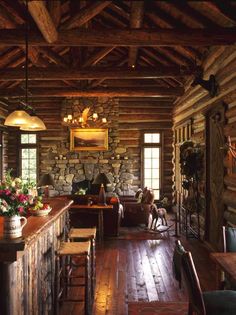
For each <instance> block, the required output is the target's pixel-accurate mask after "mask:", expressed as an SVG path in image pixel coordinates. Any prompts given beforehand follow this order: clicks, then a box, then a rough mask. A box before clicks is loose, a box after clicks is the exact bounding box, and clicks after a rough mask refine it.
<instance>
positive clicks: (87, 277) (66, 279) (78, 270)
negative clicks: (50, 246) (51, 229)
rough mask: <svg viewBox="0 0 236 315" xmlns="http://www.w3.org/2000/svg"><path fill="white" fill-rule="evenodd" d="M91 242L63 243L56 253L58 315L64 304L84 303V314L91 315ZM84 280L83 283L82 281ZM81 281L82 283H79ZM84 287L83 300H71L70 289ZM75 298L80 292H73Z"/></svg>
mask: <svg viewBox="0 0 236 315" xmlns="http://www.w3.org/2000/svg"><path fill="white" fill-rule="evenodd" d="M90 267H91V242H90V241H87V242H86V241H84V242H61V244H60V248H59V249H58V251H57V253H56V296H55V298H56V301H55V302H56V303H55V304H56V314H59V305H60V303H62V302H69V303H79V302H83V303H84V314H85V315H90V314H91V309H92V298H91V270H90ZM81 279H82V281H81ZM79 280H80V281H79ZM76 287H82V288H83V289H84V290H83V295H84V296H83V297H82V298H70V294H69V293H70V292H69V289H70V288H71V290H73V288H76ZM72 293H73V294H72V295H73V296H76V294H77V295H78V293H79V292H75V291H73V292H72Z"/></svg>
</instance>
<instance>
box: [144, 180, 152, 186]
mask: <svg viewBox="0 0 236 315" xmlns="http://www.w3.org/2000/svg"><path fill="white" fill-rule="evenodd" d="M144 187H148V188H151V187H152V181H151V179H146V178H145V179H144Z"/></svg>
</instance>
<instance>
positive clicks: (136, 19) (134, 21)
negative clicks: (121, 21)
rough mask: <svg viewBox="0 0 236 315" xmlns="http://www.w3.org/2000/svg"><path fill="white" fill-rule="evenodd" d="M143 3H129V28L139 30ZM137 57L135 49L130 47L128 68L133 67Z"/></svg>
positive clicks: (136, 49) (141, 21)
mask: <svg viewBox="0 0 236 315" xmlns="http://www.w3.org/2000/svg"><path fill="white" fill-rule="evenodd" d="M143 13H144V1H132V2H131V15H130V27H131V28H141V27H142V24H143ZM137 55H138V48H137V47H130V49H129V61H128V65H129V67H135V66H136V61H137Z"/></svg>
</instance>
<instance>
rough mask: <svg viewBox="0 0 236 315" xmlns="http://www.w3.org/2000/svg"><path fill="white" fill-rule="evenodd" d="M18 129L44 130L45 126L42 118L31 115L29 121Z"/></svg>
mask: <svg viewBox="0 0 236 315" xmlns="http://www.w3.org/2000/svg"><path fill="white" fill-rule="evenodd" d="M20 130H24V131H42V130H46V126H45V124H44V122H43V121H42V119H40V118H39V117H38V116H36V115H31V116H30V121H29V123H27V124H25V125H22V126H21V127H20Z"/></svg>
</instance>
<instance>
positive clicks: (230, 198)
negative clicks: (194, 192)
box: [173, 46, 236, 224]
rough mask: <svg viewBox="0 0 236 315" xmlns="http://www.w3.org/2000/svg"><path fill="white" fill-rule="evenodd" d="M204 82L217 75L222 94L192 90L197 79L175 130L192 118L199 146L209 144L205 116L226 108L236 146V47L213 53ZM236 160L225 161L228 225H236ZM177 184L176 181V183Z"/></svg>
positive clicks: (179, 105) (180, 106) (179, 106)
mask: <svg viewBox="0 0 236 315" xmlns="http://www.w3.org/2000/svg"><path fill="white" fill-rule="evenodd" d="M203 73H204V79H209V76H210V75H211V74H214V75H215V77H216V81H217V84H218V93H217V95H216V96H215V97H213V98H212V97H210V95H209V93H208V92H207V91H206V90H204V89H203V88H202V87H201V86H200V85H197V86H195V87H192V86H191V82H192V81H193V78H191V79H189V81H188V83H187V84H186V86H185V93H184V96H182V97H180V98H179V99H178V100H177V102H176V104H175V108H174V115H173V119H174V128H175V127H176V126H178V124H180V123H183V122H184V121H186V120H188V119H189V118H191V119H192V122H193V124H192V127H193V135H192V139H193V140H195V141H196V142H198V143H202V144H204V143H205V116H204V114H205V113H206V112H207V111H208V110H209V109H211V108H213V107H214V105H215V104H217V103H219V102H224V103H225V104H226V126H225V130H224V134H225V136H226V137H227V136H231V140H232V142H233V143H234V142H236V127H235V126H236V123H235V121H236V88H235V87H236V50H235V47H227V46H219V47H214V48H212V49H211V50H210V51H209V54H208V56H207V57H206V58H205V60H204V62H203ZM233 163H234V164H235V159H232V157H230V155H229V156H228V155H227V156H226V158H225V162H224V165H225V174H226V175H225V180H224V183H225V192H224V195H223V196H222V197H223V200H224V204H225V212H224V218H225V219H226V223H228V224H236V193H235V190H236V170H235V166H233ZM174 180H175V179H174Z"/></svg>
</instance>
